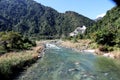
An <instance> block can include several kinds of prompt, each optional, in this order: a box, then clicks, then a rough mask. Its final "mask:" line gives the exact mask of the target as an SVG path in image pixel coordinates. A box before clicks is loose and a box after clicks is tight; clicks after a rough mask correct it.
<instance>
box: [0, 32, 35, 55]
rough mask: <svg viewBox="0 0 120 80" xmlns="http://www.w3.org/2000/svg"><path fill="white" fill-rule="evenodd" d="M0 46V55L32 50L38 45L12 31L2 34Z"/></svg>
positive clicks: (0, 33)
mask: <svg viewBox="0 0 120 80" xmlns="http://www.w3.org/2000/svg"><path fill="white" fill-rule="evenodd" d="M0 45H1V46H0V53H1V54H2V53H5V52H9V51H18V50H24V49H30V48H31V47H32V46H35V45H36V43H35V42H34V41H31V40H29V39H28V38H24V37H22V35H20V34H19V33H17V32H13V31H10V32H0Z"/></svg>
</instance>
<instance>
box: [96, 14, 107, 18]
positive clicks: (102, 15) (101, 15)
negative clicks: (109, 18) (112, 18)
mask: <svg viewBox="0 0 120 80" xmlns="http://www.w3.org/2000/svg"><path fill="white" fill-rule="evenodd" d="M105 15H106V13H102V14H100V15H98V16H97V17H96V18H99V17H104V16H105Z"/></svg>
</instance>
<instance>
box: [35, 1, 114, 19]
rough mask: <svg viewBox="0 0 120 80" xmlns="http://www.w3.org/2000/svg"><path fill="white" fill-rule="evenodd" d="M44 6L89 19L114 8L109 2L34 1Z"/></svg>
mask: <svg viewBox="0 0 120 80" xmlns="http://www.w3.org/2000/svg"><path fill="white" fill-rule="evenodd" d="M35 1H37V2H39V3H41V4H43V5H45V6H49V7H52V8H54V9H55V10H57V11H58V12H61V13H64V12H65V11H75V12H78V13H79V14H82V15H84V16H86V17H89V18H91V19H95V18H96V17H97V16H99V15H104V14H105V13H106V11H107V10H110V9H111V8H112V7H114V6H115V3H113V2H112V1H111V0H35Z"/></svg>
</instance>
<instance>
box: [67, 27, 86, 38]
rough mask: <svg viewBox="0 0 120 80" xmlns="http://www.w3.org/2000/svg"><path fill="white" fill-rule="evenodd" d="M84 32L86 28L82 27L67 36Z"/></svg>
mask: <svg viewBox="0 0 120 80" xmlns="http://www.w3.org/2000/svg"><path fill="white" fill-rule="evenodd" d="M85 30H86V26H82V27H77V28H76V29H75V30H74V31H73V32H71V33H70V34H69V36H76V35H78V34H79V33H81V34H83V33H84V32H85Z"/></svg>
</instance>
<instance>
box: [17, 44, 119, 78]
mask: <svg viewBox="0 0 120 80" xmlns="http://www.w3.org/2000/svg"><path fill="white" fill-rule="evenodd" d="M15 80H120V68H119V65H118V64H117V63H116V62H115V61H114V60H112V59H107V58H104V57H97V56H95V55H93V54H91V53H85V52H77V51H75V50H72V49H68V48H64V47H57V46H55V45H53V44H48V45H47V48H46V50H45V54H44V56H43V57H42V58H41V59H39V60H38V61H37V63H36V64H34V65H33V66H32V67H30V68H29V69H27V70H26V71H25V72H23V73H22V74H21V75H20V76H19V77H17V78H16V79H15Z"/></svg>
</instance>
